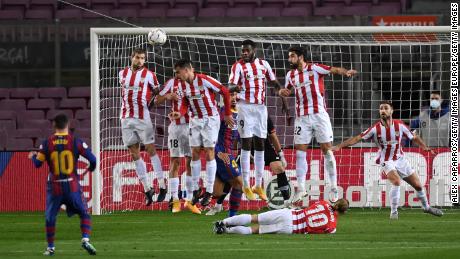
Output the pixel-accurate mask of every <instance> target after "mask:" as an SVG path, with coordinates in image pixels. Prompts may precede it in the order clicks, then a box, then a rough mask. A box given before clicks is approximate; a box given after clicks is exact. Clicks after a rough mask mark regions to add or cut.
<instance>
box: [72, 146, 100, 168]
mask: <svg viewBox="0 0 460 259" xmlns="http://www.w3.org/2000/svg"><path fill="white" fill-rule="evenodd" d="M76 144H77V148H78V154H79V155H80V156H82V157H84V158H86V159H87V160H88V161H89V167H88V170H89V171H91V172H92V171H94V169H96V157H95V156H94V154H93V152H91V149H90V148H89V146H88V145H87V144H86V143H85V142H84V141H83V140H81V139H77V140H76Z"/></svg>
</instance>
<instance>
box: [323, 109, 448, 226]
mask: <svg viewBox="0 0 460 259" xmlns="http://www.w3.org/2000/svg"><path fill="white" fill-rule="evenodd" d="M392 115H393V104H392V103H391V102H389V101H382V102H381V103H380V120H379V121H378V122H377V123H375V124H374V125H372V126H371V127H370V128H368V129H367V130H366V131H364V132H363V133H361V134H359V135H357V136H355V137H352V138H349V139H347V140H346V141H344V142H343V143H340V144H339V145H337V146H334V147H332V149H331V150H332V151H338V150H340V149H341V148H344V147H348V146H352V145H354V144H356V143H358V142H359V141H361V140H362V139H364V140H367V139H370V138H373V139H374V141H375V142H376V143H377V145H378V147H379V155H378V157H377V160H376V163H377V164H379V165H380V166H381V168H382V170H383V172H384V173H385V175H386V177H387V179H388V180H389V181H390V182H391V184H392V185H393V186H392V188H391V191H390V201H391V212H390V219H398V205H399V199H400V190H399V186H400V185H401V178H402V179H403V180H404V181H406V182H407V183H408V184H410V186H412V187H414V189H415V191H416V194H417V198H418V199H419V200H420V202H421V204H422V207H423V211H424V212H425V213H429V214H432V215H435V216H438V217H440V216H442V215H443V212H442V211H441V210H440V209H437V208H433V207H430V205H429V203H428V199H427V197H426V194H425V190H424V188H423V186H422V184H421V183H420V179H419V177H418V175H417V174H416V173H415V171H414V170H413V169H412V167H411V166H410V164H409V162H408V161H407V160H406V158H405V157H404V153H403V151H402V145H401V140H402V138H403V136H405V137H407V138H409V139H410V140H412V141H413V142H414V143H416V144H417V145H418V146H419V147H420V148H422V149H423V150H424V151H428V152H430V153H431V154H435V152H434V151H433V150H431V149H430V148H429V147H427V146H426V144H425V142H424V141H423V140H422V139H421V138H420V137H419V136H417V135H415V134H414V133H412V132H411V131H410V130H409V128H408V127H407V126H406V125H405V124H404V122H402V121H401V120H394V119H393V117H392Z"/></svg>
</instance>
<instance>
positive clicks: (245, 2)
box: [233, 0, 263, 8]
mask: <svg viewBox="0 0 460 259" xmlns="http://www.w3.org/2000/svg"><path fill="white" fill-rule="evenodd" d="M262 1H263V0H233V5H234V7H240V8H241V7H247V8H256V7H260V6H261V5H262Z"/></svg>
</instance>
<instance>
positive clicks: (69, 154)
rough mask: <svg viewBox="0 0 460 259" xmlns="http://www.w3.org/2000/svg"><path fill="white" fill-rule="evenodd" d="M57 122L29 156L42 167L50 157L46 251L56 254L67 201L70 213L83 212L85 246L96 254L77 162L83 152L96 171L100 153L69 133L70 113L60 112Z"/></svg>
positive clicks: (82, 223)
mask: <svg viewBox="0 0 460 259" xmlns="http://www.w3.org/2000/svg"><path fill="white" fill-rule="evenodd" d="M53 126H54V129H55V131H56V133H55V134H54V135H51V136H50V137H48V139H46V140H45V141H43V143H42V144H41V145H40V150H39V151H38V153H37V152H35V151H31V152H30V153H29V159H31V160H32V161H33V163H34V165H35V167H37V168H39V167H41V166H42V165H43V162H45V161H46V162H47V163H48V167H49V170H50V171H49V175H48V188H47V193H46V211H45V218H46V238H47V241H48V248H47V249H46V251H45V252H44V253H43V254H44V255H48V256H52V255H54V251H55V248H54V234H55V228H56V216H57V214H58V213H59V210H60V208H61V205H62V204H65V205H66V212H67V215H68V216H69V217H71V216H73V215H74V214H78V215H79V216H80V229H81V236H82V239H81V242H82V243H81V246H82V247H83V248H84V249H85V250H86V251H87V252H88V253H89V254H90V255H95V254H96V249H95V248H94V246H93V245H91V244H90V243H89V235H90V232H91V217H90V216H89V214H88V211H87V206H86V201H85V198H84V197H83V193H82V191H81V186H80V184H79V181H80V179H79V178H80V177H79V175H78V174H77V164H78V157H79V156H83V157H84V158H86V159H87V160H88V161H89V167H88V171H90V172H92V171H94V169H95V168H96V157H95V156H94V155H93V153H92V152H91V150H90V149H89V147H88V145H87V144H86V143H85V142H83V141H82V140H81V139H79V138H76V137H74V136H72V135H71V134H69V120H68V119H67V116H65V115H63V114H59V115H57V116H56V117H55V118H54V120H53Z"/></svg>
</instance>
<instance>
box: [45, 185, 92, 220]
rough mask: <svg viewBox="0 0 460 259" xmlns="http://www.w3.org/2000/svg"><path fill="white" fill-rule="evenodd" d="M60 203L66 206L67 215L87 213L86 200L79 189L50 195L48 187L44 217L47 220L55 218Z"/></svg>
mask: <svg viewBox="0 0 460 259" xmlns="http://www.w3.org/2000/svg"><path fill="white" fill-rule="evenodd" d="M62 204H64V205H65V206H66V212H67V216H69V217H71V216H73V215H75V214H78V215H85V214H88V207H87V205H86V200H85V198H84V197H83V193H82V192H81V190H80V191H78V192H68V193H64V194H62V195H52V193H51V190H50V189H49V190H48V192H47V195H46V211H45V217H46V220H47V221H50V220H55V219H56V216H57V214H58V213H59V210H60V208H61V205H62Z"/></svg>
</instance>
